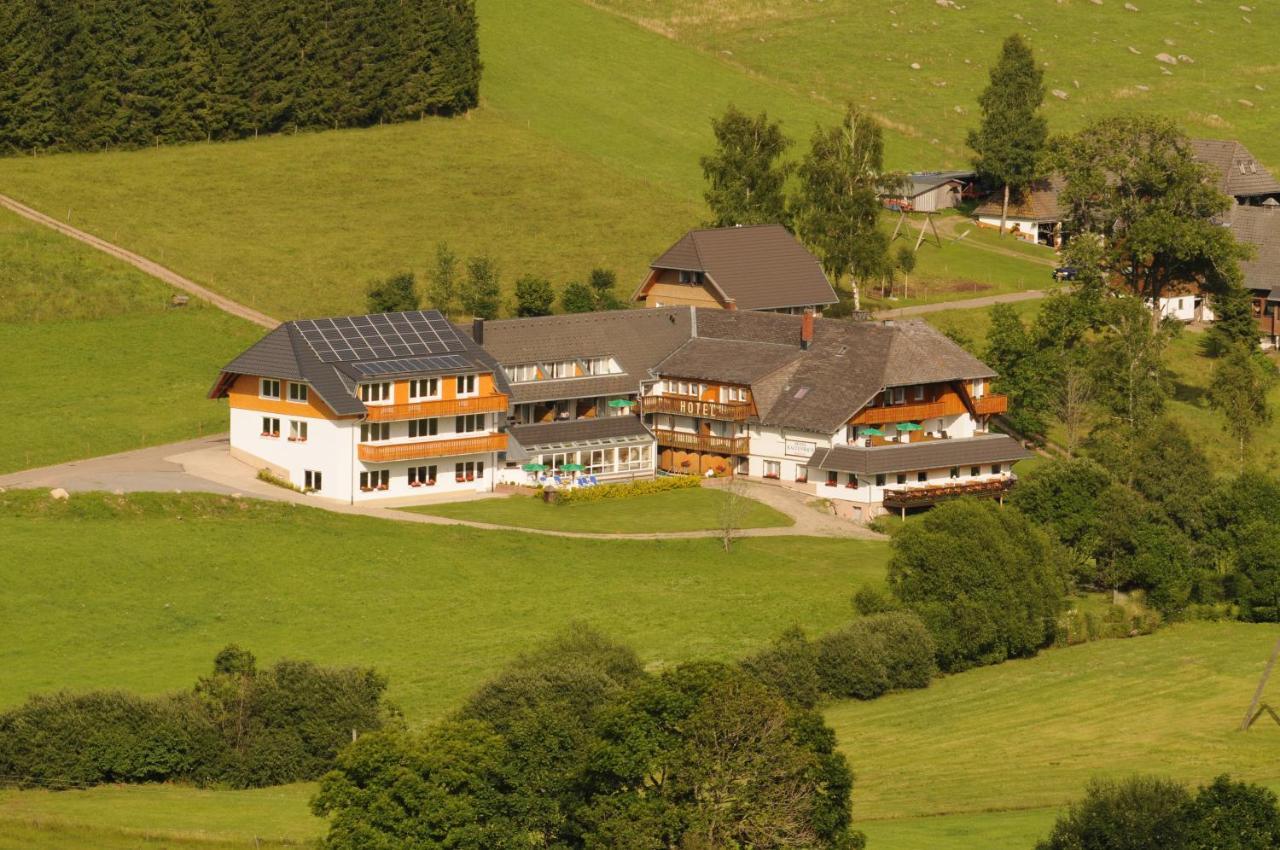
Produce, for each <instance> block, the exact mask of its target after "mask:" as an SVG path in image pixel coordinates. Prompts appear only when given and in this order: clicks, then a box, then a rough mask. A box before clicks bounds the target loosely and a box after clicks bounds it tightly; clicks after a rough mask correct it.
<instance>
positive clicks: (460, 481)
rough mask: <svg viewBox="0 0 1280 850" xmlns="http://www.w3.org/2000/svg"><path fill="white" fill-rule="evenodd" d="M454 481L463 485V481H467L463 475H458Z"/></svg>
mask: <svg viewBox="0 0 1280 850" xmlns="http://www.w3.org/2000/svg"><path fill="white" fill-rule="evenodd" d="M453 480H454V481H456V482H458V483H459V484H461V483H462V482H463V481H466V480H467V479H465V478H463V477H462V476H461V475H457V476H454V479H453Z"/></svg>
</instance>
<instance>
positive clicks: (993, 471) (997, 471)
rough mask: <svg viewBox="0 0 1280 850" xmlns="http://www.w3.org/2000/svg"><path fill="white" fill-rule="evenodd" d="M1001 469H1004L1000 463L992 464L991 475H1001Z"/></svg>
mask: <svg viewBox="0 0 1280 850" xmlns="http://www.w3.org/2000/svg"><path fill="white" fill-rule="evenodd" d="M1001 468H1002V467H1001V466H1000V464H998V463H993V464H991V474H992V475H999V474H1000V470H1001Z"/></svg>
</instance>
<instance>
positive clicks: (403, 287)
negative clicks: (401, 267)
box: [366, 272, 418, 313]
mask: <svg viewBox="0 0 1280 850" xmlns="http://www.w3.org/2000/svg"><path fill="white" fill-rule="evenodd" d="M366 301H367V304H366V306H367V308H368V310H369V312H370V313H395V312H399V311H402V310H417V309H418V287H417V281H416V279H415V278H414V276H413V272H401V273H400V274H394V275H392V276H391V277H389V278H387V279H386V280H379V281H374V282H373V283H371V284H370V285H369V290H368V297H367V299H366Z"/></svg>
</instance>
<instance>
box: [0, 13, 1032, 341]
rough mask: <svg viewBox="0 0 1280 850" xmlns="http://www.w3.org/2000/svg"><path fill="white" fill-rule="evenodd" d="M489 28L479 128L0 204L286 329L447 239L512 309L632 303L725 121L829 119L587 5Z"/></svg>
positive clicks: (221, 164) (29, 190) (96, 182)
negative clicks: (603, 298) (586, 296)
mask: <svg viewBox="0 0 1280 850" xmlns="http://www.w3.org/2000/svg"><path fill="white" fill-rule="evenodd" d="M480 20H481V30H482V38H481V44H482V46H483V51H484V62H485V80H484V85H483V89H482V91H483V105H482V107H481V108H480V109H478V110H476V111H475V112H473V113H472V114H471V115H469V116H467V117H464V118H460V119H453V120H443V119H441V120H428V121H425V122H419V123H412V124H404V125H399V126H394V127H378V128H370V129H367V130H353V131H339V132H326V133H315V134H303V135H298V136H287V137H276V138H263V139H258V140H253V141H245V142H236V143H230V144H212V145H211V144H195V145H185V146H179V147H172V148H161V149H154V150H144V151H133V152H113V153H105V154H72V155H63V156H54V157H39V158H31V157H24V158H10V159H0V191H2V192H5V193H7V194H10V195H13V196H15V197H17V198H19V199H20V200H23V201H24V202H27V203H30V204H31V205H33V206H35V207H37V208H39V209H41V210H43V211H45V212H47V213H49V214H52V215H56V216H58V217H60V218H67V217H68V216H69V217H70V220H71V222H72V223H73V224H75V225H77V226H79V227H82V228H84V229H86V230H89V231H90V232H93V233H95V234H97V235H99V236H101V237H103V238H106V239H108V240H111V241H115V242H118V243H120V244H122V245H125V246H126V247H128V248H130V249H132V250H135V251H137V252H139V253H141V254H143V255H145V256H148V257H152V258H155V259H157V260H159V261H161V262H164V263H166V264H168V265H170V266H172V267H174V268H175V269H177V270H178V271H180V272H182V273H184V274H186V275H188V276H190V277H192V278H193V279H195V280H198V281H200V282H201V283H204V284H206V285H209V286H211V287H212V288H214V289H216V290H218V291H221V292H223V293H225V294H227V295H230V296H232V297H233V298H236V299H237V300H239V301H242V302H244V303H246V304H249V305H250V306H253V307H255V308H258V309H261V310H263V311H265V312H267V313H268V314H270V315H274V316H276V317H277V318H281V319H288V318H294V317H297V316H300V315H316V314H332V313H341V312H350V311H354V310H359V309H361V308H362V307H363V303H364V299H363V292H364V288H365V286H366V285H367V284H368V282H369V281H370V280H371V279H373V278H375V277H378V276H385V275H388V274H390V273H392V272H395V271H399V270H401V269H406V268H407V269H413V270H415V271H417V272H419V273H423V272H425V271H426V269H427V268H428V266H429V264H430V262H431V259H432V256H433V253H434V249H435V245H436V243H437V242H439V241H441V240H444V241H447V242H449V243H450V244H451V245H452V246H453V247H454V248H455V250H457V251H458V252H459V253H460V254H462V255H464V256H466V255H468V254H476V253H482V252H489V253H491V254H492V255H493V256H494V257H496V258H497V260H498V261H499V264H500V266H501V269H502V273H503V278H504V281H505V284H506V286H507V287H508V289H509V288H510V287H511V285H512V283H513V282H514V280H515V278H516V277H517V276H519V275H520V274H523V273H527V272H533V273H538V274H544V275H547V276H549V277H551V278H552V279H553V280H554V281H555V283H557V285H559V284H562V283H564V282H566V281H568V280H570V279H573V278H575V277H577V278H580V277H582V276H584V275H585V274H586V272H587V271H588V270H589V269H590V268H591V267H593V266H596V265H603V266H606V267H610V268H613V269H615V270H616V271H617V272H618V274H619V279H620V286H619V288H620V289H621V290H623V294H630V292H631V290H632V289H633V288H634V286H635V285H636V284H638V282H639V281H640V279H641V278H642V277H643V274H644V272H645V271H646V268H647V265H648V262H649V261H650V260H651V259H652V258H653V257H655V256H656V255H657V254H658V253H660V252H661V251H663V250H664V249H665V248H666V247H667V246H668V245H669V244H670V243H671V242H672V241H674V240H675V239H676V238H677V237H678V236H679V235H680V234H681V233H682V232H683V231H684V230H686V229H688V228H690V227H694V226H697V225H698V224H700V223H701V222H703V221H704V220H705V218H706V212H705V209H704V207H703V203H702V174H701V169H700V166H699V165H698V158H699V157H700V156H702V155H703V154H706V153H707V152H709V151H710V150H711V148H712V144H713V140H712V136H711V129H710V119H711V118H712V117H713V116H715V115H718V114H720V113H721V112H722V111H723V110H724V108H725V107H726V106H727V105H728V104H729V103H736V104H737V105H738V106H740V107H742V108H744V109H749V110H759V109H767V110H768V111H769V113H770V114H771V115H773V116H774V117H777V118H780V119H781V120H782V121H783V122H784V125H785V126H786V127H787V128H788V130H789V132H791V133H792V134H793V135H794V136H796V137H797V139H800V140H805V139H807V138H808V135H809V134H810V133H811V132H812V128H813V127H814V126H815V125H816V124H817V123H819V122H822V123H831V122H834V121H835V120H837V118H838V115H839V109H838V108H837V107H835V106H833V105H831V104H829V103H827V102H825V101H824V100H823V99H822V98H815V97H813V96H810V95H809V94H808V93H807V92H804V91H798V90H796V89H795V87H793V86H788V85H779V84H774V83H771V82H769V81H767V80H765V79H763V78H761V77H760V76H759V75H758V74H753V73H744V72H743V70H742V69H741V68H739V67H736V66H734V65H732V64H729V63H727V62H725V61H723V59H722V58H721V57H716V56H711V55H707V54H705V53H703V52H700V51H698V50H695V49H691V48H690V47H689V46H687V45H683V44H679V43H676V42H673V41H671V40H670V39H667V38H664V37H663V36H661V35H658V34H656V33H653V32H651V31H649V30H646V29H644V28H641V27H638V26H636V25H634V24H632V23H631V22H629V21H626V20H624V19H622V18H619V17H617V16H615V15H612V14H609V13H607V12H604V11H601V10H599V9H594V8H590V7H588V6H586V5H584V4H582V3H579V2H576V0H529V2H527V3H518V4H517V3H508V2H502V1H501V0H481V3H480ZM905 142H908V144H905V146H904V138H900V137H897V136H894V137H892V138H891V139H890V149H891V153H892V154H893V156H894V157H895V158H896V159H897V160H899V161H907V160H916V159H918V157H917V156H916V154H914V153H904V151H909V150H912V149H913V148H912V145H913V144H914V143H913V142H911V141H910V140H909V139H907V140H905ZM802 148H803V144H800V145H797V148H796V149H795V150H794V151H793V153H796V154H797V155H798V154H799V152H800V151H801V149H802ZM1041 271H1042V270H1041V269H1039V267H1038V266H1036V265H1034V264H1031V263H1027V264H1023V263H1020V262H1018V261H1017V260H1016V259H1010V258H993V257H992V256H991V255H990V254H989V253H986V252H983V251H980V250H978V249H976V248H972V247H970V245H969V244H967V243H966V242H961V243H959V244H957V245H955V246H954V247H951V248H949V249H948V250H947V251H946V252H945V253H943V254H939V255H938V256H933V255H928V256H922V259H921V263H920V268H919V270H918V272H917V275H918V277H919V278H920V280H925V279H932V280H935V281H940V283H939V284H938V285H937V286H935V287H934V288H933V290H932V292H931V294H932V296H934V297H935V298H936V297H951V298H955V297H966V296H969V295H971V294H973V292H974V291H979V292H980V291H984V290H986V289H988V288H995V289H998V290H1001V291H1003V290H1007V289H1012V288H1022V287H1024V286H1026V285H1028V284H1029V283H1031V282H1034V284H1035V285H1040V282H1041V280H1040V279H1041V276H1042V275H1041ZM944 280H945V281H946V283H945V284H944V283H941V281H944ZM955 281H962V282H961V283H958V284H957V283H955Z"/></svg>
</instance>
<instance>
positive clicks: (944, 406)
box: [849, 395, 1009, 425]
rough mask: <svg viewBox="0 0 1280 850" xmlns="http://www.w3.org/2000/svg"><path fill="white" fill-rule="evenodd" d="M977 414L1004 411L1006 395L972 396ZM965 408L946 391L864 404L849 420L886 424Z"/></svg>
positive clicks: (1007, 402) (916, 419) (870, 423)
mask: <svg viewBox="0 0 1280 850" xmlns="http://www.w3.org/2000/svg"><path fill="white" fill-rule="evenodd" d="M973 407H974V410H975V411H977V412H978V413H979V414H984V415H985V414H991V413H1004V412H1005V411H1007V410H1008V409H1009V397H1008V396H1004V395H987V396H983V397H982V398H975V399H974V400H973ZM965 412H967V410H966V408H965V406H964V402H963V401H962V400H961V399H960V397H959V396H956V395H950V396H947V397H946V398H944V399H940V400H938V401H920V402H912V403H910V404H891V405H889V406H888V407H868V408H865V409H863V410H861V411H859V412H858V415H856V416H854V417H853V419H851V420H849V422H850V424H851V425H888V424H890V423H893V422H918V421H920V420H921V419H934V418H937V417H939V416H959V415H960V414H962V413H965Z"/></svg>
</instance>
